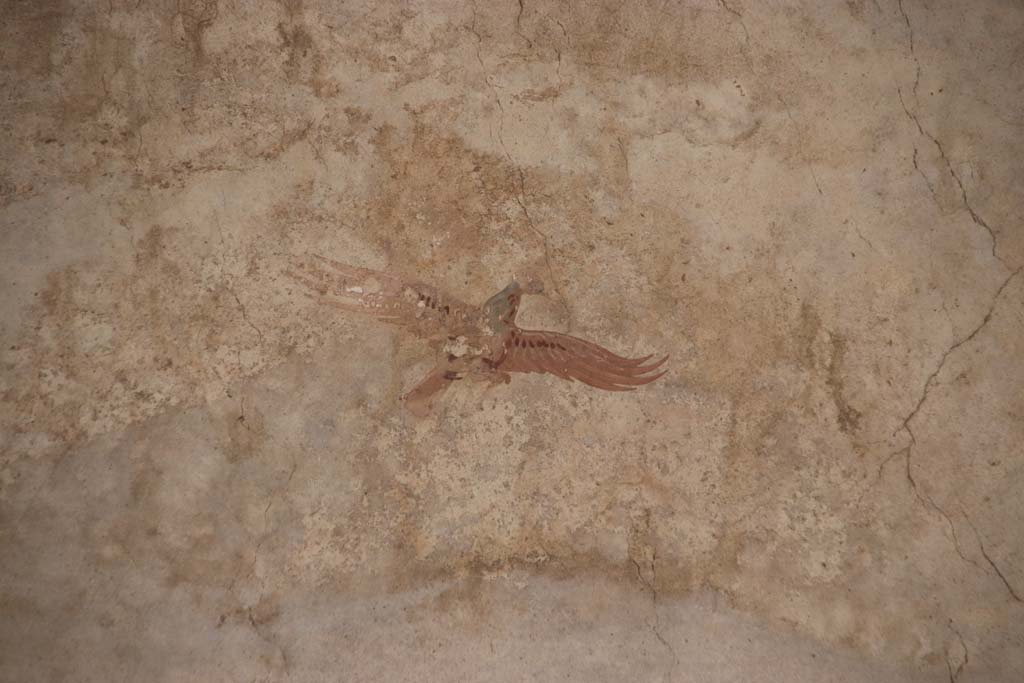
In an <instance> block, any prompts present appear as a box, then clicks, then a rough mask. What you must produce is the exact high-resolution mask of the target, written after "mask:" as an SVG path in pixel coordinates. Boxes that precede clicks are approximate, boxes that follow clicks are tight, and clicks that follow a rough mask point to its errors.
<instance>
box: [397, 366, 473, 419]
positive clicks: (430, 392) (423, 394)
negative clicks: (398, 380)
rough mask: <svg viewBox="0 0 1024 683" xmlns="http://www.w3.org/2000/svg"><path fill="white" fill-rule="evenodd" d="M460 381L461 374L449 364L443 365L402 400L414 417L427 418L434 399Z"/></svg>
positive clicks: (422, 380) (436, 368) (435, 369)
mask: <svg viewBox="0 0 1024 683" xmlns="http://www.w3.org/2000/svg"><path fill="white" fill-rule="evenodd" d="M458 379H462V376H461V375H460V373H458V372H456V371H454V370H452V369H451V368H450V367H449V365H448V363H441V364H439V365H437V366H435V367H434V369H433V370H431V371H430V372H429V373H427V376H426V377H424V378H423V379H421V380H420V382H419V384H417V385H416V386H414V387H413V388H412V389H410V390H409V391H408V392H407V393H406V394H405V395H404V396H402V400H403V401H404V402H405V405H406V406H407V407H408V408H409V412H411V413H412V414H413V415H415V416H416V417H426V416H427V415H428V414H429V413H430V408H431V405H432V402H433V399H434V398H435V397H436V396H438V395H440V394H442V393H444V390H445V389H447V388H448V386H449V385H450V384H451V383H452V382H454V381H455V380H458Z"/></svg>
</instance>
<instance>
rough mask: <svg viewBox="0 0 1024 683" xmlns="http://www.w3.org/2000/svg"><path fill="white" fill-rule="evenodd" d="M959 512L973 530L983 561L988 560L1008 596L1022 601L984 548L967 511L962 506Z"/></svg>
mask: <svg viewBox="0 0 1024 683" xmlns="http://www.w3.org/2000/svg"><path fill="white" fill-rule="evenodd" d="M960 513H961V514H962V515H963V516H964V519H966V520H967V525H968V526H970V527H971V531H973V532H974V540H976V541H977V542H978V549H979V550H981V556H982V557H984V558H985V561H986V562H988V564H989V566H990V567H992V570H993V571H994V572H995V573H996V576H998V577H999V580H1000V581H1002V582H1003V585H1004V586H1005V587H1006V590H1007V591H1009V593H1010V597H1012V598H1013V599H1014V600H1016V601H1017V602H1024V600H1022V599H1021V597H1020V593H1018V592H1017V591H1016V590H1015V589H1014V588H1013V585H1011V584H1010V582H1009V581H1008V580H1007V579H1006V575H1004V574H1003V572H1002V570H1001V569H999V565H997V564H996V563H995V561H994V560H993V559H992V558H991V557H990V556H989V554H988V551H987V550H985V543H984V542H983V541H982V540H981V534H980V533H978V528H977V527H976V526H974V522H973V521H971V518H970V517H968V516H967V513H966V512H965V511H964V510H963V509H962V508H961V510H960Z"/></svg>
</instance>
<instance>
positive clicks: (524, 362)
mask: <svg viewBox="0 0 1024 683" xmlns="http://www.w3.org/2000/svg"><path fill="white" fill-rule="evenodd" d="M650 359H651V356H645V357H644V358H624V357H622V356H619V355H616V354H614V353H612V352H611V351H609V350H608V349H605V348H602V347H600V346H598V345H597V344H594V343H593V342H589V341H587V340H585V339H580V338H578V337H573V336H570V335H568V334H561V333H560V332H547V331H543V330H520V329H513V330H511V331H510V332H509V334H508V335H507V336H506V338H505V341H504V345H503V354H502V356H501V358H500V359H499V360H498V361H497V362H496V363H495V364H494V367H495V368H496V369H499V370H505V371H508V372H547V373H550V374H552V375H555V376H557V377H561V378H562V379H567V380H577V381H580V382H583V383H584V384H589V385H590V386H592V387H597V388H598V389H606V390H608V391H632V390H633V389H635V388H636V387H638V386H641V385H644V384H648V383H650V382H653V381H654V380H656V379H658V378H659V377H661V376H662V375H664V374H665V372H666V371H665V370H662V371H661V372H655V370H657V369H658V368H659V367H660V366H661V365H662V363H664V362H665V361H666V360H668V356H665V357H664V358H662V359H661V360H659V361H654V362H652V363H648V362H647V361H649V360H650Z"/></svg>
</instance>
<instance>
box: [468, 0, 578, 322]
mask: <svg viewBox="0 0 1024 683" xmlns="http://www.w3.org/2000/svg"><path fill="white" fill-rule="evenodd" d="M519 6H520V13H522V2H520V3H519ZM516 22H517V29H518V18H517V20H516ZM468 30H469V32H470V33H472V34H473V35H474V36H475V37H476V40H477V49H476V58H477V61H478V62H479V63H480V68H481V70H482V71H483V72H484V82H485V83H486V84H487V87H488V89H489V90H490V91H491V95H492V96H493V97H494V103H495V104H496V105H497V106H498V136H497V137H498V140H497V141H498V144H499V145H500V146H501V150H502V152H503V153H504V155H505V159H506V160H507V161H508V163H509V165H510V166H511V167H512V168H513V169H515V171H516V176H517V180H518V188H517V189H518V191H517V193H516V195H515V201H516V204H518V205H519V208H520V210H521V211H522V212H523V216H524V217H525V218H526V225H527V227H528V228H529V229H530V231H531V232H533V234H534V235H536V236H537V238H538V239H540V241H541V246H542V248H543V252H544V265H545V267H546V268H547V271H548V277H549V278H550V279H551V286H552V288H553V289H554V290H555V294H557V295H558V302H559V305H560V306H561V307H562V309H563V310H564V311H565V315H566V318H567V319H568V325H567V327H568V329H569V330H571V329H572V327H573V314H572V308H571V307H570V306H569V300H568V299H567V298H566V296H565V293H564V292H563V291H562V287H561V285H560V284H559V281H558V278H557V277H556V276H555V269H554V266H553V265H552V262H551V243H550V239H549V237H548V235H547V233H545V232H544V231H543V230H541V229H540V228H538V227H537V225H536V223H534V221H533V216H531V215H530V209H529V206H528V205H527V201H526V200H527V196H528V195H527V193H526V175H525V173H524V172H523V169H522V167H521V166H519V165H518V164H517V163H515V161H514V160H513V159H512V154H511V152H510V151H509V149H508V145H506V144H505V106H504V105H503V104H502V103H501V97H500V96H499V95H498V89H497V86H495V85H494V83H493V82H492V81H491V75H490V74H489V73H487V67H486V66H485V65H484V61H483V58H482V57H481V54H480V48H481V46H482V44H483V38H482V36H481V35H480V33H479V32H478V31H477V30H476V5H475V4H474V5H473V15H472V23H471V24H470V26H469V27H468ZM562 30H563V31H565V27H562ZM523 38H524V39H525V36H523ZM530 45H531V47H532V42H530ZM556 52H558V63H559V69H560V68H561V61H562V55H561V52H560V51H557V50H556ZM560 78H561V76H560V75H559V79H560ZM491 135H492V140H493V136H494V134H493V129H492V134H491Z"/></svg>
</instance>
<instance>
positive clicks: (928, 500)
mask: <svg viewBox="0 0 1024 683" xmlns="http://www.w3.org/2000/svg"><path fill="white" fill-rule="evenodd" d="M1022 270H1024V266H1021V267H1020V268H1017V270H1015V271H1013V272H1012V273H1011V274H1010V275H1009V276H1007V278H1006V279H1005V280H1003V283H1002V284H1001V285H1000V286H999V289H997V290H996V293H995V295H994V296H993V297H992V303H991V305H990V306H989V309H988V311H987V312H986V313H985V317H984V318H983V319H982V321H981V322H980V323H978V325H977V326H975V328H974V329H973V330H971V332H970V334H968V335H967V336H966V337H964V338H963V339H960V340H959V341H957V342H955V343H954V344H953V345H952V346H950V347H949V348H948V349H946V351H945V352H944V353H943V354H942V358H940V359H939V363H938V366H937V367H936V368H935V370H933V371H932V372H931V374H929V375H928V378H927V379H926V380H925V383H924V387H923V388H922V390H921V395H920V397H919V398H918V400H917V403H916V404H915V405H914V409H913V410H911V411H910V413H908V414H907V416H906V417H905V418H903V421H902V424H901V425H900V426H899V427H898V428H897V429H896V431H894V432H893V436H895V435H897V434H899V433H900V432H901V431H905V432H906V433H907V436H909V437H910V443H908V444H907V445H906V446H904V447H903V448H902V449H900V450H898V451H896V452H895V453H891V454H890V455H889V456H888V457H887V458H886V459H885V461H883V462H882V464H881V465H880V466H879V469H878V477H879V478H881V476H882V470H883V469H884V468H885V466H886V465H887V464H888V463H889V461H891V460H892V459H893V457H895V456H896V455H898V454H900V453H903V454H904V455H905V458H906V477H907V481H909V482H910V486H911V488H912V490H913V491H914V495H915V497H916V498H917V499H918V501H919V502H920V503H921V504H922V505H924V506H925V507H930V508H932V509H933V510H935V511H936V512H938V513H939V514H940V515H941V516H942V517H943V518H944V519H945V520H946V523H947V524H948V525H949V528H950V531H951V532H952V535H953V544H954V546H955V548H956V551H957V554H958V555H959V556H960V557H961V559H963V560H964V561H966V562H969V563H970V564H972V565H974V566H975V567H978V566H979V565H978V563H977V562H974V561H973V560H968V559H967V557H966V556H964V554H963V551H962V549H961V547H960V541H959V538H958V537H957V535H956V525H955V524H953V520H952V519H951V518H950V516H949V514H948V513H947V512H946V511H945V510H944V509H943V508H942V507H940V506H939V505H938V504H937V503H936V502H935V501H934V499H933V498H932V497H931V495H929V494H928V492H927V491H922V490H921V489H919V487H918V485H917V482H916V481H915V479H914V475H913V472H912V464H911V461H912V458H913V447H914V446H915V445H917V439H916V438H915V437H914V432H913V430H912V429H911V428H910V423H911V421H912V420H913V419H914V418H915V417H916V416H917V414H918V412H920V410H921V407H922V406H923V405H924V403H925V401H926V400H927V399H928V392H929V390H930V389H931V386H932V382H934V381H935V378H936V377H938V376H939V374H940V373H941V372H942V369H943V368H944V367H945V365H946V360H947V359H948V358H949V356H950V354H952V353H953V352H954V351H956V350H957V349H958V348H960V347H961V346H963V345H964V344H966V343H968V342H969V341H971V340H972V339H974V338H975V337H976V336H977V335H978V334H979V333H980V332H981V331H982V330H983V329H984V328H985V327H986V326H987V325H988V323H989V321H990V320H992V316H993V314H994V313H995V309H996V305H997V304H998V302H999V298H1000V297H1001V296H1002V294H1003V291H1004V290H1005V289H1006V287H1007V286H1008V285H1009V284H1010V282H1011V281H1012V280H1013V278H1015V277H1016V276H1017V275H1019V274H1020V273H1021V271H1022ZM961 512H962V511H961ZM964 519H966V520H967V522H968V524H970V525H971V528H972V529H973V530H974V534H975V537H976V539H977V540H978V546H979V548H980V549H981V553H982V556H984V557H985V560H986V561H987V562H988V564H989V566H991V568H992V570H993V571H994V572H995V573H996V575H997V576H998V577H999V579H1000V580H1001V581H1002V583H1003V585H1004V586H1005V587H1006V590H1007V591H1008V592H1009V593H1010V596H1011V597H1012V598H1013V599H1014V600H1016V601H1017V602H1021V598H1020V595H1019V594H1018V593H1017V591H1016V590H1015V589H1014V588H1013V586H1012V585H1011V584H1010V583H1009V581H1007V579H1006V576H1005V575H1004V574H1003V572H1002V571H1001V570H1000V569H999V567H998V566H997V565H996V563H995V562H994V561H993V560H992V558H991V557H989V555H988V553H987V552H986V551H985V547H984V545H983V544H982V542H981V536H980V535H979V534H978V531H977V529H975V528H974V524H973V523H972V522H971V520H970V518H969V517H968V516H967V515H966V513H964ZM979 568H980V567H979Z"/></svg>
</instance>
